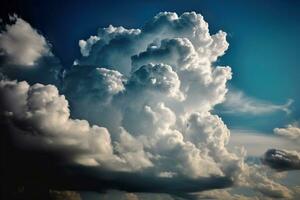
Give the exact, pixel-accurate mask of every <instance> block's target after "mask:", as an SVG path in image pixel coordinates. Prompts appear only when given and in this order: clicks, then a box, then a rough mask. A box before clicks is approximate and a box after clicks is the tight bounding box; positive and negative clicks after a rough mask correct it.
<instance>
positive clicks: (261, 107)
mask: <svg viewBox="0 0 300 200" xmlns="http://www.w3.org/2000/svg"><path fill="white" fill-rule="evenodd" d="M292 103H293V100H291V99H289V100H288V101H287V102H286V103H285V104H282V105H278V104H273V103H271V102H267V101H263V100H260V99H255V98H252V97H248V96H246V95H245V94H244V93H243V92H242V91H237V90H230V91H229V92H228V93H227V94H226V100H225V101H224V102H223V103H222V105H221V106H222V108H221V111H220V112H222V113H229V114H235V115H239V114H251V115H263V114H269V113H273V112H278V111H283V112H285V113H287V114H289V113H290V112H291V111H290V108H289V107H290V105H291V104H292Z"/></svg>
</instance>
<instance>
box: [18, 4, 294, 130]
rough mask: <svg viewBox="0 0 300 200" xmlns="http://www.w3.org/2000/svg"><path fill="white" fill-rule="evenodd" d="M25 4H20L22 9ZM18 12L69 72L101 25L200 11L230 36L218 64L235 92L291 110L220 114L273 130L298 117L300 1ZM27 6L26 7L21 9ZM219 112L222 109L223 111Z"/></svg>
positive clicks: (130, 24)
mask: <svg viewBox="0 0 300 200" xmlns="http://www.w3.org/2000/svg"><path fill="white" fill-rule="evenodd" d="M18 5H20V4H18ZM21 5H22V6H19V7H17V9H15V10H17V13H18V14H19V15H20V16H21V17H23V18H24V19H25V20H27V21H29V22H30V23H31V24H32V25H33V26H34V27H36V28H37V29H38V30H39V31H41V32H42V33H43V34H44V35H45V37H46V38H47V39H48V40H49V41H50V43H51V44H52V45H53V52H54V53H55V54H56V55H57V56H58V57H59V59H60V60H61V62H62V63H63V65H64V67H70V66H71V64H72V63H73V61H74V59H75V58H76V57H78V56H79V54H80V52H79V48H78V41H79V40H80V39H86V38H88V37H89V36H90V35H93V34H95V33H96V31H97V29H98V28H99V27H107V26H108V25H110V24H112V25H114V26H120V25H122V26H124V27H126V28H136V27H140V26H142V25H143V23H144V22H145V21H147V20H149V19H151V17H152V16H154V15H155V14H156V13H158V12H160V11H174V12H177V13H183V12H185V11H191V10H193V11H196V12H199V13H201V14H202V15H203V16H204V18H205V20H206V21H207V22H209V27H210V32H211V33H215V32H216V31H218V30H224V31H225V32H227V33H228V37H227V40H228V42H229V44H230V48H229V49H228V50H227V52H226V54H225V55H224V56H223V57H222V58H220V60H219V61H218V62H217V64H223V65H229V66H230V67H231V68H232V69H233V74H234V76H233V79H232V80H231V81H230V87H232V88H235V89H238V90H241V91H243V92H244V93H245V94H246V95H247V96H250V97H253V98H256V99H259V100H264V101H268V102H270V103H273V104H284V103H285V102H286V101H287V100H288V99H293V100H294V102H293V104H292V106H291V110H292V112H291V113H290V114H289V115H286V114H285V113H284V112H274V113H269V114H263V116H257V115H255V116H251V115H250V116H249V115H247V114H245V115H239V116H235V115H232V114H229V115H228V114H224V113H223V114H222V113H221V114H220V115H221V116H222V117H223V119H224V121H225V122H226V123H227V125H228V126H229V127H231V128H242V129H254V130H257V131H260V132H265V133H271V132H272V129H273V128H274V127H275V126H283V125H285V124H287V123H290V122H293V121H295V120H297V119H298V118H299V117H300V103H299V102H300V95H299V89H298V86H297V85H298V84H299V83H300V67H299V62H298V58H299V56H300V55H299V52H300V40H299V35H300V26H299V20H300V13H299V12H298V9H299V6H300V2H297V1H282V0H275V1H272V2H271V1H259V0H257V1H237V0H233V1H232V0H229V1H205V0H201V1H188V2H187V1H87V2H86V3H85V4H82V3H80V2H79V1H66V3H63V4H62V3H61V1H49V2H39V1H29V3H28V2H26V3H23V4H22V3H21ZM20 7H22V8H20ZM217 108H218V107H217Z"/></svg>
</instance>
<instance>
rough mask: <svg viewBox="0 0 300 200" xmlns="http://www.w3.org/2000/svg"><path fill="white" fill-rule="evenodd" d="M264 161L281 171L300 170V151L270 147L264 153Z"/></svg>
mask: <svg viewBox="0 0 300 200" xmlns="http://www.w3.org/2000/svg"><path fill="white" fill-rule="evenodd" d="M262 162H263V163H264V164H265V165H268V166H270V167H271V168H273V169H276V170H279V171H285V170H299V169H300V153H299V152H297V151H288V150H279V149H269V150H268V151H267V152H266V153H265V154H264V156H263V158H262Z"/></svg>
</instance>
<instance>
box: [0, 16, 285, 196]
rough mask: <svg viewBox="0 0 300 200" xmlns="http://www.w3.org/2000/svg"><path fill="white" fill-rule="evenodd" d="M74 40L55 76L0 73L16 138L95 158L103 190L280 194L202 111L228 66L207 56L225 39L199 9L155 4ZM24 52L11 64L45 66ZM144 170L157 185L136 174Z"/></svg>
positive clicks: (68, 156) (85, 163) (69, 156)
mask: <svg viewBox="0 0 300 200" xmlns="http://www.w3.org/2000/svg"><path fill="white" fill-rule="evenodd" d="M79 46H80V50H81V53H82V56H81V57H80V58H78V59H77V60H75V61H74V66H73V67H72V68H71V69H68V70H65V71H64V72H63V74H62V83H61V84H57V83H56V82H54V83H53V80H56V79H55V78H54V79H50V80H48V79H45V80H42V81H41V80H40V78H41V77H40V76H34V74H31V76H30V81H29V83H30V84H28V83H27V82H25V81H20V80H18V81H16V80H15V81H12V80H8V79H7V78H4V79H3V80H1V82H0V94H1V96H2V97H3V98H1V118H2V119H4V121H5V123H7V124H9V126H10V127H11V128H12V130H13V131H12V132H13V135H14V137H16V138H19V139H18V140H17V142H16V143H17V144H19V145H22V146H23V147H24V148H25V149H31V150H32V149H33V150H34V151H41V150H43V151H49V152H51V153H53V154H55V155H59V156H61V157H63V159H62V160H61V161H60V163H59V164H62V165H68V166H69V165H71V166H77V165H79V166H81V167H82V169H84V170H87V171H88V169H91V168H93V169H94V168H96V169H97V170H98V172H97V170H96V171H93V174H95V175H96V174H98V175H99V176H98V179H97V180H96V181H95V182H100V183H101V182H102V181H104V183H106V182H105V181H107V180H106V178H107V176H109V177H110V178H108V180H109V181H108V182H107V183H109V184H108V185H104V184H103V185H101V184H100V185H97V187H100V188H101V187H102V188H103V190H104V189H121V190H126V191H130V192H136V191H137V192H163V193H173V194H174V193H176V192H175V191H174V188H173V187H172V184H174V183H176V184H178V188H177V189H176V190H178V191H180V192H182V193H189V192H196V191H202V190H207V189H213V188H224V187H230V186H232V185H233V184H237V185H238V184H240V185H244V186H249V187H252V188H254V189H256V190H257V191H260V192H262V193H263V194H266V195H269V196H270V195H271V196H272V194H273V193H274V192H275V193H276V197H283V198H284V197H289V196H290V192H289V190H288V188H286V187H285V186H283V185H280V184H277V183H274V182H273V181H272V180H270V179H269V178H268V177H267V176H264V175H262V174H260V172H259V170H257V168H255V167H251V166H248V165H247V164H246V163H245V162H244V154H243V153H241V154H238V153H233V152H230V151H229V150H228V149H227V143H228V141H229V138H230V131H229V129H228V128H227V126H226V125H225V124H224V122H223V121H222V119H221V118H220V117H219V116H217V115H214V114H212V113H211V111H212V109H213V108H214V106H215V105H217V104H219V103H221V102H223V101H224V99H225V94H226V92H227V87H226V83H227V81H228V80H230V79H231V68H230V67H228V66H214V65H213V63H214V62H215V61H216V60H217V59H218V57H219V56H221V55H223V54H224V53H225V51H226V50H227V48H228V43H227V41H226V33H225V32H222V31H219V32H217V33H216V34H213V35H211V34H210V33H209V29H208V24H207V23H206V22H205V21H204V19H203V17H202V16H201V15H200V14H196V13H195V12H189V13H183V14H182V15H181V16H178V15H177V14H176V13H170V12H162V13H159V14H158V15H156V16H155V17H154V18H153V19H152V20H150V21H149V22H148V23H146V24H145V26H143V27H142V28H141V29H126V28H124V27H113V26H109V27H108V28H103V29H99V31H98V34H97V35H96V36H91V37H90V38H89V39H88V40H86V41H85V40H80V42H79ZM6 56H7V55H6ZM9 56H10V55H9ZM32 59H33V60H34V62H30V63H24V62H23V63H22V62H18V63H15V64H18V65H20V66H19V67H20V70H24V67H25V65H26V64H27V65H28V64H30V65H34V66H32V67H33V68H36V69H41V70H42V69H45V68H46V69H47V67H49V66H48V65H47V66H45V65H39V64H38V62H35V61H36V59H38V58H37V57H34V58H32ZM3 66H4V68H7V67H10V66H9V65H5V64H3ZM56 67H58V66H57V65H56V66H54V68H55V69H56ZM3 73H4V75H6V77H8V78H10V79H18V76H10V74H5V70H3ZM35 75H36V74H35ZM48 75H53V74H51V73H47V76H48ZM47 76H46V77H47ZM35 77H36V79H35V80H34V78H35ZM41 83H42V84H41ZM49 84H55V85H56V86H54V85H49ZM79 119H80V120H79ZM93 124H94V125H93ZM116 175H122V177H124V180H123V179H122V180H121V181H120V180H118V179H117V178H115V177H116ZM96 177H97V176H96ZM134 177H138V178H140V179H136V180H134V181H133V180H132V179H134ZM144 177H146V178H145V179H144ZM147 179H148V180H150V181H151V182H153V183H154V182H155V184H157V185H158V186H161V190H160V189H159V188H157V191H156V190H154V189H153V191H152V190H151V188H152V187H153V185H152V184H151V185H147V184H145V183H144V184H143V180H147ZM255 180H259V181H260V182H261V186H262V187H261V188H256V187H254V186H255ZM128 184H130V185H129V186H130V188H126V186H128ZM155 184H154V185H155ZM160 184H161V185H160ZM179 185H182V187H179ZM129 186H128V187H129ZM142 186H143V187H142ZM108 187H111V188H108ZM76 188H79V189H86V188H80V186H76ZM139 188H140V189H139ZM175 188H176V187H175ZM180 188H182V190H181V189H180ZM67 189H70V188H67ZM93 189H94V188H93ZM95 190H96V189H95ZM97 191H98V190H97Z"/></svg>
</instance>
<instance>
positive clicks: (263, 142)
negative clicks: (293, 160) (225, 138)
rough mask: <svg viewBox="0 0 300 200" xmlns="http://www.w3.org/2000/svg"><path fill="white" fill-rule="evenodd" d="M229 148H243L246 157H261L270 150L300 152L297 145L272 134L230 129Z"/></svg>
mask: <svg viewBox="0 0 300 200" xmlns="http://www.w3.org/2000/svg"><path fill="white" fill-rule="evenodd" d="M230 132H231V136H230V140H229V145H228V146H229V148H230V147H231V150H233V147H235V146H243V147H244V148H245V149H246V151H247V155H248V156H252V157H261V155H262V154H263V152H266V151H267V150H268V149H270V148H275V149H289V148H290V149H295V150H300V148H299V145H297V144H295V143H294V142H292V141H290V140H285V139H283V138H281V137H279V136H274V135H272V134H266V133H260V132H255V131H253V130H236V129H231V130H230Z"/></svg>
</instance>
